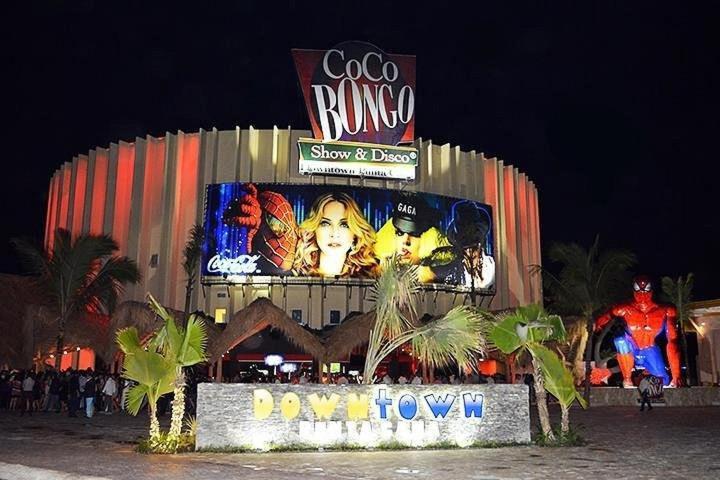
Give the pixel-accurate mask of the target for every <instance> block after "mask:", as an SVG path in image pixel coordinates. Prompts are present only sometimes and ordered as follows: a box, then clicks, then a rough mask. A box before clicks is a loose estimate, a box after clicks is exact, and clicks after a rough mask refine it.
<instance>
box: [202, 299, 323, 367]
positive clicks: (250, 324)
mask: <svg viewBox="0 0 720 480" xmlns="http://www.w3.org/2000/svg"><path fill="white" fill-rule="evenodd" d="M267 327H271V328H273V329H275V330H278V331H280V332H282V334H283V335H284V336H285V338H287V339H288V340H289V341H290V342H292V343H293V344H294V345H297V346H298V347H299V348H300V349H302V350H303V351H304V352H305V353H307V354H309V355H310V356H312V357H313V358H315V359H317V360H320V361H324V360H323V359H324V358H325V347H324V346H323V344H322V342H321V341H320V338H319V337H318V336H317V335H315V334H313V333H311V332H309V331H308V330H306V329H305V328H303V327H302V326H300V325H299V324H298V323H297V322H296V321H294V320H293V319H292V318H290V317H289V316H288V314H287V313H285V312H284V311H283V310H282V309H280V308H278V307H277V306H276V305H275V304H273V303H272V302H271V301H270V300H268V299H267V298H258V299H257V300H255V301H254V302H252V303H251V304H250V305H248V306H247V307H245V308H243V309H242V310H240V311H239V312H237V313H235V315H233V317H232V319H230V321H229V322H228V324H227V327H226V328H225V331H223V332H222V334H221V335H220V336H219V337H218V338H217V339H216V340H215V341H214V342H213V343H212V344H211V345H210V346H209V348H208V360H209V361H210V362H216V361H218V360H219V359H220V357H222V355H223V354H224V353H225V352H226V351H228V350H230V349H231V348H232V347H234V346H235V345H237V344H238V343H241V342H242V341H244V340H246V339H247V338H249V337H251V336H253V335H255V334H256V333H258V332H260V331H261V330H264V329H265V328H267Z"/></svg>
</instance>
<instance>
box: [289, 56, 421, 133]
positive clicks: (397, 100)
mask: <svg viewBox="0 0 720 480" xmlns="http://www.w3.org/2000/svg"><path fill="white" fill-rule="evenodd" d="M293 56H294V58H295V64H296V66H297V70H298V76H299V77H300V83H301V86H302V89H303V94H304V96H305V103H306V107H307V109H308V113H309V115H310V118H311V123H312V127H313V134H314V136H315V138H316V139H318V140H323V141H336V140H348V141H356V142H366V143H378V144H385V145H397V144H399V143H403V142H412V141H413V137H414V133H415V132H414V124H415V57H413V56H407V55H388V54H386V53H385V52H383V51H382V50H380V49H379V48H378V47H376V46H374V45H371V44H369V43H364V42H344V43H341V44H339V45H336V46H335V47H333V48H331V49H329V50H326V51H318V50H294V51H293Z"/></svg>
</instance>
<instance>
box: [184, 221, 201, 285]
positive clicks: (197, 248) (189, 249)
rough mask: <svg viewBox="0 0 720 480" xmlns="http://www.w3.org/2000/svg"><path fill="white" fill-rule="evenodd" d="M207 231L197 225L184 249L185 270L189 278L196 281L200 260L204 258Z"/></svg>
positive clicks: (193, 228)
mask: <svg viewBox="0 0 720 480" xmlns="http://www.w3.org/2000/svg"><path fill="white" fill-rule="evenodd" d="M204 240H205V230H204V229H203V226H202V225H198V224H195V225H193V226H192V228H191V229H190V235H189V238H188V241H187V243H186V244H185V248H184V249H183V264H182V266H183V270H185V273H186V274H187V276H188V278H190V279H194V278H195V275H197V270H198V266H199V264H200V258H201V257H202V247H203V241H204Z"/></svg>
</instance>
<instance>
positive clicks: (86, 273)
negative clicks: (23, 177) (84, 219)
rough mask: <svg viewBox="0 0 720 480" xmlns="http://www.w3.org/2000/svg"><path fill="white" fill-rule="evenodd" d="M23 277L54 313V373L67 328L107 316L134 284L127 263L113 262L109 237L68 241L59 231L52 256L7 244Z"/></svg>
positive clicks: (133, 268) (134, 271)
mask: <svg viewBox="0 0 720 480" xmlns="http://www.w3.org/2000/svg"><path fill="white" fill-rule="evenodd" d="M12 243H13V245H14V246H15V248H16V250H17V251H18V253H19V254H20V257H21V261H22V262H23V263H24V265H25V267H26V270H27V271H28V273H30V274H33V275H38V276H39V277H40V281H41V282H42V284H43V286H44V288H45V290H46V291H47V294H48V295H49V296H50V297H51V299H52V301H53V302H54V303H55V305H56V308H57V312H56V313H57V324H58V335H57V343H56V356H55V368H56V369H58V370H59V369H60V362H61V359H62V356H61V355H60V353H61V352H62V351H63V349H64V346H65V329H66V326H67V323H68V322H71V321H73V320H75V319H77V318H78V317H79V316H80V315H82V314H83V313H86V312H92V313H101V314H110V313H111V312H112V311H113V310H114V309H115V306H116V304H117V301H118V298H120V296H121V295H122V293H123V291H124V287H125V285H126V284H128V283H132V284H134V283H137V282H139V281H140V272H139V270H138V268H137V265H136V264H135V262H134V261H132V260H130V259H129V258H128V257H117V256H113V254H114V253H115V252H117V251H118V249H119V247H118V244H117V242H115V240H113V239H112V238H111V237H110V236H109V235H80V236H78V237H77V238H75V239H74V240H73V238H72V235H71V234H70V232H69V231H68V230H64V229H62V228H60V229H58V230H57V233H56V234H55V244H54V245H53V247H52V250H43V249H42V248H39V247H37V246H36V245H34V244H32V243H30V242H28V241H26V240H22V239H13V241H12Z"/></svg>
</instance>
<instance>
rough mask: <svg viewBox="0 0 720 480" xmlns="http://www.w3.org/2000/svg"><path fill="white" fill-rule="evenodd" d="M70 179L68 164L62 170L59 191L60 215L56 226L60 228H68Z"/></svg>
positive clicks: (70, 169) (69, 166) (70, 168)
mask: <svg viewBox="0 0 720 480" xmlns="http://www.w3.org/2000/svg"><path fill="white" fill-rule="evenodd" d="M71 178H72V167H71V165H70V164H69V163H66V164H65V165H63V168H62V186H61V189H60V214H59V218H58V222H57V225H58V227H60V228H68V212H69V210H70V179H71Z"/></svg>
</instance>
